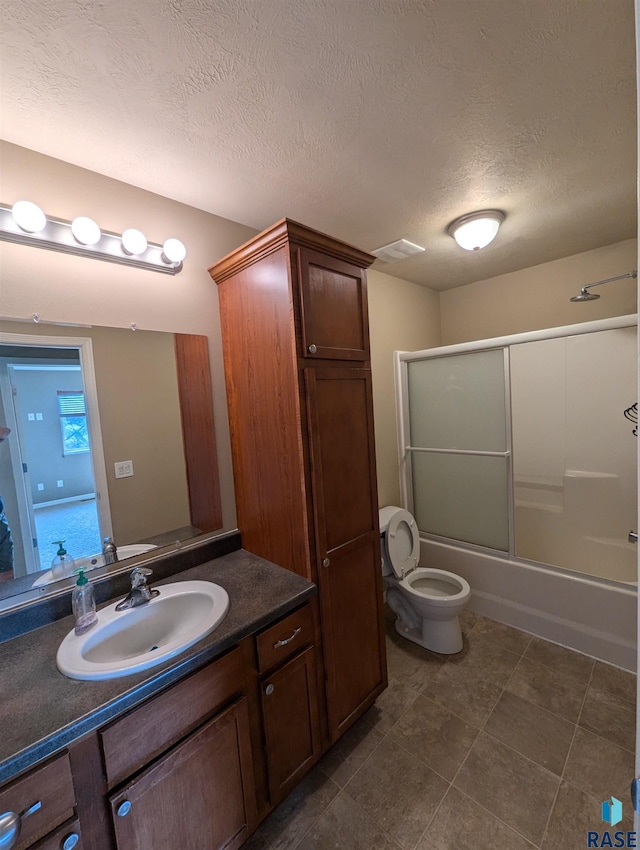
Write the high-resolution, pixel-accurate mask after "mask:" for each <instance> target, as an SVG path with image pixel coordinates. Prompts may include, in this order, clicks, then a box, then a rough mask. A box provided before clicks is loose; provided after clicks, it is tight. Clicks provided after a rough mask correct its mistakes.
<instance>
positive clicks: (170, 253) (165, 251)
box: [162, 239, 187, 263]
mask: <svg viewBox="0 0 640 850" xmlns="http://www.w3.org/2000/svg"><path fill="white" fill-rule="evenodd" d="M186 256H187V249H186V248H185V247H184V245H183V244H182V242H181V241H180V240H179V239H167V241H166V242H165V243H164V245H163V246H162V259H163V260H164V261H165V263H181V262H182V261H183V260H184V258H185V257H186Z"/></svg>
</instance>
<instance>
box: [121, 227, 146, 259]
mask: <svg viewBox="0 0 640 850" xmlns="http://www.w3.org/2000/svg"><path fill="white" fill-rule="evenodd" d="M122 248H123V250H124V252H125V254H132V255H134V256H135V255H138V254H144V252H145V251H146V250H147V237H146V236H145V235H144V233H142V232H141V231H140V230H136V229H135V228H133V227H130V228H129V229H128V230H125V232H124V233H123V234H122Z"/></svg>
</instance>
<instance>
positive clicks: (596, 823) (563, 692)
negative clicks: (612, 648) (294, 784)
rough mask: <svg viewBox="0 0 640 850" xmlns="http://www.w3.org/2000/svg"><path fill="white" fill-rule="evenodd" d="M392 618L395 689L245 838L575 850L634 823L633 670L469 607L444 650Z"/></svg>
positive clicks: (340, 849) (447, 849)
mask: <svg viewBox="0 0 640 850" xmlns="http://www.w3.org/2000/svg"><path fill="white" fill-rule="evenodd" d="M388 613H389V614H390V617H389V618H388V619H387V653H388V667H389V688H388V690H386V691H385V692H384V694H383V695H382V696H381V697H380V698H379V699H378V701H377V703H376V705H375V706H374V707H373V708H371V709H370V710H369V711H368V712H367V714H366V715H365V716H364V717H363V718H361V719H360V720H359V721H358V723H357V724H356V725H355V726H354V727H353V728H352V729H351V730H350V731H349V732H348V733H347V734H346V735H345V736H344V737H343V738H342V739H341V740H340V741H338V743H337V744H336V745H335V746H334V747H333V748H332V749H331V750H330V751H329V752H328V753H327V754H326V755H325V756H324V758H323V759H322V760H321V761H320V763H319V764H318V765H317V766H316V767H315V768H314V770H313V771H312V772H311V773H310V774H309V775H308V776H307V778H306V779H305V780H304V781H303V782H302V783H301V784H300V785H299V786H298V788H296V790H295V791H294V792H293V793H292V794H291V795H290V796H289V797H288V798H287V799H286V800H285V801H284V802H283V803H281V805H280V806H279V807H278V808H277V809H276V810H275V811H274V812H273V813H272V814H271V815H270V816H269V817H268V818H267V819H266V821H265V822H264V823H263V824H262V825H261V826H260V828H259V830H258V831H257V832H256V833H255V834H254V835H253V836H252V837H251V838H250V839H249V841H248V842H247V843H246V844H245V845H244V848H245V850H489V848H491V850H532V848H540V850H573V848H580V850H582V848H584V847H586V846H587V831H588V830H595V831H598V830H602V829H606V828H607V826H606V824H604V823H602V821H601V820H600V805H601V802H602V801H603V800H606V799H608V798H610V797H611V795H613V796H615V797H617V798H618V799H620V800H622V801H623V804H624V815H625V817H624V820H623V822H622V823H621V824H619V825H618V826H616V827H615V829H617V830H620V829H633V821H632V817H631V805H630V804H629V805H627V804H626V803H627V800H629V783H630V781H631V779H632V777H633V775H634V755H633V750H634V736H635V676H633V675H631V674H630V673H625V672H623V671H621V670H618V669H617V668H614V667H610V666H609V665H607V664H603V663H602V662H599V661H594V660H593V659H591V658H588V657H586V656H584V655H580V654H579V653H577V652H573V651H571V650H568V649H564V648H562V647H559V646H556V645H555V644H551V643H548V642H546V641H544V640H541V639H539V638H536V637H531V636H530V635H528V634H525V633H524V632H521V631H518V630H517V629H513V628H510V627H508V626H504V625H502V624H500V623H496V622H494V621H492V620H488V619H486V618H484V617H480V616H477V615H475V614H473V613H472V612H469V611H466V612H465V613H464V615H463V620H462V622H463V632H464V636H465V645H464V649H463V650H462V652H461V653H460V654H459V655H456V656H438V655H434V654H432V653H429V652H427V651H426V650H423V649H421V648H420V647H418V646H416V645H415V644H412V643H409V642H408V641H403V640H402V639H401V638H400V637H398V635H397V634H396V633H395V631H394V630H393V619H394V617H393V615H392V614H391V613H390V612H388Z"/></svg>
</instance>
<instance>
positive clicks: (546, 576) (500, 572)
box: [420, 537, 637, 672]
mask: <svg viewBox="0 0 640 850" xmlns="http://www.w3.org/2000/svg"><path fill="white" fill-rule="evenodd" d="M599 542H601V543H602V544H603V545H607V541H606V540H605V541H599ZM609 548H610V549H615V548H616V547H615V546H610V547H609ZM633 560H634V562H635V552H634V555H633ZM420 563H421V565H423V566H429V567H435V568H438V569H443V570H450V571H451V572H453V573H457V574H458V575H460V576H462V577H463V578H465V579H466V580H467V581H468V582H469V584H470V585H471V591H472V593H471V602H470V603H469V607H470V608H471V610H473V611H476V612H477V613H478V614H482V615H484V616H486V617H490V618H492V619H495V620H499V621H500V622H502V623H507V624H509V625H511V626H515V627H516V628H518V629H523V630H524V631H526V632H530V633H531V634H533V635H537V636H538V637H541V638H544V639H545V640H550V641H553V642H554V643H559V644H562V645H563V646H568V647H571V649H575V650H577V651H578V652H584V653H586V654H587V655H590V656H592V657H594V658H598V659H600V660H602V661H606V662H608V663H609V664H615V665H616V666H618V667H622V668H623V669H625V670H631V671H633V672H635V670H636V602H637V588H636V586H635V584H634V583H632V582H631V581H628V582H627V583H622V582H620V581H615V580H613V579H603V578H596V577H594V576H589V575H584V574H579V573H574V572H571V571H569V570H564V569H560V568H558V567H555V566H554V567H545V566H544V565H542V564H535V563H530V562H528V561H525V560H521V559H517V558H511V557H509V556H507V555H504V556H503V555H500V554H495V553H487V552H483V551H480V550H477V549H474V548H472V547H465V546H461V545H460V546H458V545H455V544H453V543H446V542H441V541H438V540H432V539H427V538H422V537H421V539H420Z"/></svg>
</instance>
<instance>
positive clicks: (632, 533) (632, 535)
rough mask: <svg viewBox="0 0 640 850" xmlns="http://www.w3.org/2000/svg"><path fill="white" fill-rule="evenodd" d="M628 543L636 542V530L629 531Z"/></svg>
mask: <svg viewBox="0 0 640 850" xmlns="http://www.w3.org/2000/svg"><path fill="white" fill-rule="evenodd" d="M628 539H629V543H637V542H638V532H637V531H630V532H629V538H628Z"/></svg>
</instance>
